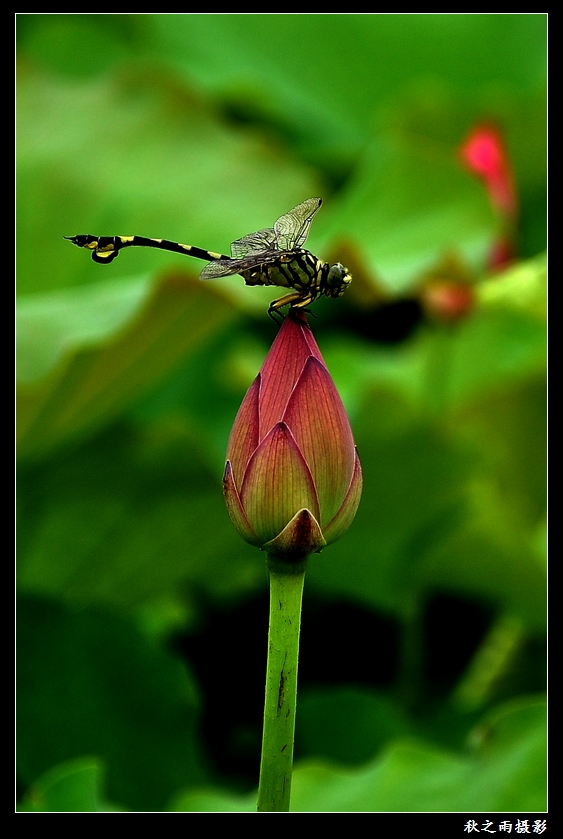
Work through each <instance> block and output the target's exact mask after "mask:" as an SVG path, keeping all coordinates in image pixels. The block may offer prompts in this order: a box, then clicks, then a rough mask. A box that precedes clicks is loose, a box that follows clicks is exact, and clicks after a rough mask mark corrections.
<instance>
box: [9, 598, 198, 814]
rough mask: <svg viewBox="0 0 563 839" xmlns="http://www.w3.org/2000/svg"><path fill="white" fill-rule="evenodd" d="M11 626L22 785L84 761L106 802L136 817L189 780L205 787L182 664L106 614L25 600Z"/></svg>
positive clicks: (192, 693)
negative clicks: (97, 775)
mask: <svg viewBox="0 0 563 839" xmlns="http://www.w3.org/2000/svg"><path fill="white" fill-rule="evenodd" d="M18 622H19V626H18V637H19V641H18V683H19V713H18V729H19V731H18V775H19V778H20V780H21V781H22V782H23V783H25V784H26V786H27V785H29V784H30V783H32V782H33V781H34V780H35V779H36V778H37V777H38V776H39V775H40V774H41V773H43V772H45V771H47V770H48V769H49V768H50V767H51V766H52V765H53V763H59V762H62V761H65V760H70V759H73V758H76V757H78V756H81V755H84V754H94V755H99V757H100V758H101V759H102V760H103V762H104V764H105V765H106V766H107V786H108V795H109V796H110V799H112V800H115V801H118V802H120V803H123V804H125V805H126V806H128V807H130V808H132V809H136V810H152V809H154V810H158V809H162V808H163V806H164V802H165V801H166V799H167V798H168V797H169V796H170V795H171V794H172V792H173V791H174V790H175V789H178V787H179V786H181V785H183V784H185V783H186V780H187V779H188V778H191V779H192V782H193V783H200V782H201V781H203V779H204V778H205V775H206V773H205V769H204V766H203V762H202V757H201V754H200V746H199V744H198V741H197V736H196V726H197V719H198V699H197V692H196V687H195V685H194V683H193V680H192V678H191V677H190V675H189V674H188V673H187V671H186V668H185V666H183V665H182V664H181V663H180V662H179V661H178V660H176V659H174V658H173V657H172V656H171V655H170V654H168V653H165V652H163V651H161V650H159V649H157V648H155V647H153V646H152V645H151V643H150V642H149V641H148V640H147V639H146V638H144V637H143V636H142V634H141V633H139V631H138V630H136V629H135V627H134V626H132V625H131V624H128V623H127V622H126V621H124V620H123V619H122V618H118V617H117V616H115V615H112V614H110V613H107V612H106V613H104V612H95V611H82V612H69V611H66V610H65V609H63V608H61V607H60V606H59V605H55V604H54V603H50V602H48V601H46V600H40V599H35V598H29V599H23V600H22V601H21V602H20V603H19V606H18ZM90 780H91V779H90Z"/></svg>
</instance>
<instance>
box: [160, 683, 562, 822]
mask: <svg viewBox="0 0 563 839" xmlns="http://www.w3.org/2000/svg"><path fill="white" fill-rule="evenodd" d="M545 717H546V708H545V703H544V702H543V701H542V700H541V699H536V698H530V699H521V700H518V701H515V702H513V703H507V704H506V705H505V706H503V707H501V708H499V709H497V710H496V711H495V712H493V713H491V715H490V716H489V718H486V719H485V720H484V721H483V723H482V724H481V725H480V726H479V728H478V729H476V731H475V734H474V748H473V750H472V751H470V752H468V753H466V754H463V753H462V754H455V753H452V752H447V751H445V750H443V749H438V748H436V747H434V746H432V745H430V744H428V743H424V742H422V741H416V740H402V741H401V740H400V741H397V742H395V743H393V744H391V745H390V746H389V747H388V748H387V749H386V750H385V751H384V753H383V754H382V755H381V756H379V757H378V758H376V760H375V761H373V762H372V763H370V764H367V766H364V767H363V768H362V769H359V770H347V771H344V770H342V769H340V768H337V767H336V766H334V765H332V766H331V765H330V764H328V763H322V762H320V761H319V762H314V763H313V762H308V763H303V764H301V765H297V766H296V768H295V770H294V773H293V781H292V791H291V795H292V797H291V811H292V812H311V813H318V812H321V813H322V812H329V813H334V812H337V813H338V812H340V813H342V812H344V813H356V812H456V811H458V812H475V811H477V812H487V811H489V812H528V811H529V812H534V811H539V812H543V811H544V810H545V808H546V799H545V774H546V733H545ZM233 805H234V806H233ZM254 808H255V805H254V807H252V799H251V798H250V796H249V797H245V798H240V799H236V803H235V801H234V800H233V798H232V797H230V796H226V795H222V794H221V793H219V792H212V791H209V792H205V791H201V792H200V791H197V790H196V791H193V792H191V791H190V792H187V793H185V794H184V795H183V796H178V797H177V798H176V799H175V801H174V807H173V809H174V810H176V811H184V812H197V811H211V812H213V811H214V812H233V811H235V810H236V811H243V812H251V811H253V810H254Z"/></svg>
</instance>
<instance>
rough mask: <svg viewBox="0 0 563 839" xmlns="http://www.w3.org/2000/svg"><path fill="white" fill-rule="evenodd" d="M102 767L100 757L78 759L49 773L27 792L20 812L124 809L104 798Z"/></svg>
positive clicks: (73, 811) (85, 811)
mask: <svg viewBox="0 0 563 839" xmlns="http://www.w3.org/2000/svg"><path fill="white" fill-rule="evenodd" d="M102 777H103V772H102V767H101V765H100V761H98V760H96V758H87V757H82V758H77V759H76V760H71V761H68V762H67V763H63V764H60V765H59V766H55V767H54V768H53V769H50V770H49V771H48V772H45V774H44V775H42V776H41V778H39V779H38V780H37V781H35V783H34V784H32V785H31V787H30V788H29V789H28V791H27V792H26V794H25V796H24V798H23V801H22V804H21V805H19V806H18V812H20V813H22V812H23V813H107V812H116V811H117V810H119V809H120V808H117V807H114V806H113V805H110V804H108V803H107V802H105V801H104V800H103V798H102Z"/></svg>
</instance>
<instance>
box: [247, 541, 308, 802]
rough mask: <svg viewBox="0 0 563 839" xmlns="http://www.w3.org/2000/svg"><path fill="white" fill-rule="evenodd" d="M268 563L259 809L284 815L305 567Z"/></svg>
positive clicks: (274, 560)
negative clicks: (268, 619) (266, 633)
mask: <svg viewBox="0 0 563 839" xmlns="http://www.w3.org/2000/svg"><path fill="white" fill-rule="evenodd" d="M267 564H268V570H269V572H270V628H269V632H268V666H267V672H266V700H265V703H264V732H263V737H262V758H261V761H260V785H259V788H258V807H257V810H258V812H259V813H287V812H289V797H290V793H291V772H292V768H293V738H294V733H295V706H296V702H297V659H298V656H299V629H300V624H301V602H302V598H303V583H304V580H305V563H304V562H296V563H292V562H287V561H283V560H279V559H277V558H276V557H274V556H268V559H267Z"/></svg>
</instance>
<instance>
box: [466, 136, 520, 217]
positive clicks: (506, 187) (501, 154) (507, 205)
mask: <svg viewBox="0 0 563 839" xmlns="http://www.w3.org/2000/svg"><path fill="white" fill-rule="evenodd" d="M460 153H461V159H462V161H463V163H464V164H465V166H467V168H468V169H469V170H470V171H471V172H474V173H475V174H476V175H478V176H479V177H481V178H482V179H483V180H484V182H485V185H486V187H487V192H488V193H489V198H490V201H491V204H492V205H493V207H494V208H495V209H496V210H498V211H499V212H500V213H502V214H503V215H505V216H510V217H514V216H516V212H517V201H516V194H515V190H514V178H513V175H512V168H511V166H510V162H509V159H508V154H507V151H506V147H505V144H504V140H503V137H502V134H501V133H500V131H499V130H498V129H497V128H495V127H493V126H490V125H479V126H477V127H476V128H474V129H473V131H472V132H471V133H470V135H469V136H468V137H467V139H466V140H465V141H464V143H463V144H462V146H461V149H460Z"/></svg>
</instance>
